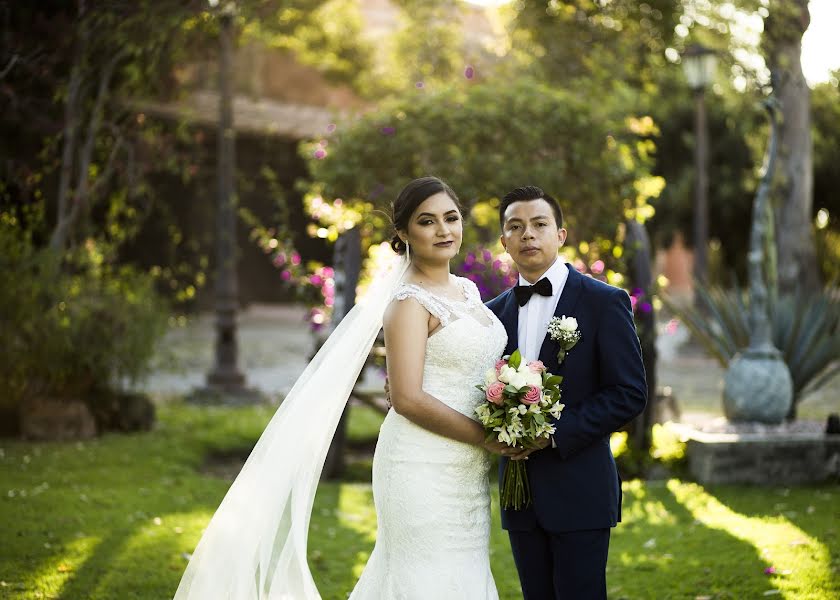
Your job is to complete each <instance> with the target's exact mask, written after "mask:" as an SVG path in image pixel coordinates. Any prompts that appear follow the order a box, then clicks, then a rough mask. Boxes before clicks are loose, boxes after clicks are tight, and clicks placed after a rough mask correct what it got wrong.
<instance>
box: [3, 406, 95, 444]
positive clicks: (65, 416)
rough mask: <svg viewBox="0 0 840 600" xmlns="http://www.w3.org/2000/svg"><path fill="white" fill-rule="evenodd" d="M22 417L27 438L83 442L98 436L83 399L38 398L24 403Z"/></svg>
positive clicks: (21, 420)
mask: <svg viewBox="0 0 840 600" xmlns="http://www.w3.org/2000/svg"><path fill="white" fill-rule="evenodd" d="M18 415H19V419H20V434H21V436H22V437H23V438H24V439H28V440H35V441H54V440H80V439H82V440H83V439H90V438H92V437H95V436H96V420H95V419H94V418H93V414H91V412H90V409H89V408H88V406H87V404H85V403H84V402H82V401H81V400H74V399H67V398H36V399H34V400H30V401H27V402H24V403H23V405H22V406H21V407H20V410H19V413H18Z"/></svg>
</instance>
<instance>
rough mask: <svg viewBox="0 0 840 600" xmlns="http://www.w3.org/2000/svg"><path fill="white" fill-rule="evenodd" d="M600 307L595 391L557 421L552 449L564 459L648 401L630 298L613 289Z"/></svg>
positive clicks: (615, 427)
mask: <svg viewBox="0 0 840 600" xmlns="http://www.w3.org/2000/svg"><path fill="white" fill-rule="evenodd" d="M602 311H603V314H602V315H601V319H600V323H599V327H598V332H597V334H596V335H597V337H596V340H595V343H596V350H595V352H596V357H597V360H598V363H599V364H598V365H597V368H598V372H599V382H598V389H597V391H596V392H595V394H594V395H593V396H590V397H589V398H586V399H585V400H584V401H583V402H581V403H580V405H578V406H575V407H574V408H567V409H565V410H564V411H563V414H562V415H561V416H560V418H559V419H557V421H556V422H555V427H556V431H555V432H554V442H555V444H556V447H554V448H552V449H551V450H550V451H551V452H557V453H559V454H560V456H561V457H562V458H564V459H565V458H568V457H570V456H573V455H574V454H576V453H577V452H580V451H581V450H583V449H584V448H586V447H587V446H589V445H591V444H593V443H595V442H597V441H599V440H601V439H603V438H605V437H606V436H608V435H609V434H611V433H612V432H614V431H617V430H619V429H621V427H623V426H624V425H625V424H626V423H628V422H630V421H631V420H632V419H634V418H635V417H636V416H637V415H638V414H640V413H641V412H642V411H643V410H644V408H645V404H646V403H647V383H646V381H645V368H644V363H643V362H642V351H641V347H640V346H639V338H638V336H637V335H636V327H635V325H634V323H633V311H632V309H631V308H630V298H629V297H628V296H627V293H626V292H624V291H623V290H616V292H615V293H612V294H610V296H609V297H608V298H607V299H606V301H605V303H604V305H603V307H602ZM568 376H569V377H574V375H573V374H571V373H569V374H568Z"/></svg>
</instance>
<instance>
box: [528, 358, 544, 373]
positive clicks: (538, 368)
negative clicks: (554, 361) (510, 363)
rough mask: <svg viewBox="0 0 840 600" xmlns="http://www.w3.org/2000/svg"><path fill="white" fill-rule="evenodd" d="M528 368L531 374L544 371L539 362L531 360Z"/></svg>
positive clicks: (542, 365)
mask: <svg viewBox="0 0 840 600" xmlns="http://www.w3.org/2000/svg"><path fill="white" fill-rule="evenodd" d="M528 368H529V369H531V373H542V372H543V371H545V365H544V364H543V362H542V361H541V360H532V361H531V362H529V363H528Z"/></svg>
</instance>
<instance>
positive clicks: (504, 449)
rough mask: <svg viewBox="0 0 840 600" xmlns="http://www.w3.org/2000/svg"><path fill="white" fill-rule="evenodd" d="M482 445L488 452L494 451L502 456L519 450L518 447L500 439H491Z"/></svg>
mask: <svg viewBox="0 0 840 600" xmlns="http://www.w3.org/2000/svg"><path fill="white" fill-rule="evenodd" d="M482 446H483V447H484V449H485V450H487V451H488V452H492V453H493V454H499V455H501V456H513V455H514V454H516V452H517V450H516V448H511V447H510V446H508V445H507V444H505V443H504V442H500V441H498V440H490V441H489V442H484V443H483V444H482Z"/></svg>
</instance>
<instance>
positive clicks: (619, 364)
mask: <svg viewBox="0 0 840 600" xmlns="http://www.w3.org/2000/svg"><path fill="white" fill-rule="evenodd" d="M567 267H568V269H569V278H568V280H567V281H566V285H565V286H564V288H563V293H562V294H561V295H560V299H559V301H558V302H557V308H556V310H555V312H554V314H555V315H556V316H558V317H559V316H563V315H565V316H567V317H574V318H576V319H577V322H578V331H580V333H581V339H580V340H579V341H578V343H577V344H576V345H575V347H574V348H573V349H572V350H571V351H570V352H569V353H568V354H567V356H566V359H565V360H564V361H563V363H562V364H558V363H557V352H558V350H559V346H558V345H557V343H556V342H554V341H553V340H551V338H550V337H549V336H548V335H546V336H545V340H544V341H543V344H542V347H541V348H540V354H539V359H540V360H541V361H542V362H543V363H544V364H545V366H546V368H547V369H548V370H549V371H550V372H551V373H553V374H555V375H562V376H563V383H562V384H561V389H562V400H561V401H562V402H563V403H564V404H565V405H566V408H565V409H564V410H563V414H562V415H561V416H560V418H559V419H557V420H556V422H555V427H556V429H557V430H556V432H555V434H554V440H555V443H556V445H557V447H556V448H552V447H550V446H549V447H548V448H545V449H543V450H538V451H536V452H534V453H533V454H531V456H530V457H529V459H528V461H527V462H526V465H527V470H528V481H529V484H530V486H531V505H530V506H528V507H527V508H525V509H523V510H502V527H504V528H505V529H508V530H513V531H524V530H529V529H533V528H534V527H536V526H540V527H542V528H543V529H545V530H546V531H549V532H552V533H560V532H564V531H578V530H585V529H603V528H607V527H614V526H615V525H616V523H618V521H620V520H621V480H620V479H619V476H618V471H617V469H616V466H615V460H614V459H613V455H612V452H611V451H610V445H609V439H610V434H611V433H613V432H614V431H617V430H618V429H620V428H621V427H623V426H624V425H625V424H626V423H628V422H630V421H631V420H633V418H635V417H636V416H637V415H638V414H639V413H641V412H642V410H644V407H645V403H646V401H647V384H646V382H645V370H644V365H643V363H642V353H641V348H640V346H639V338H638V336H637V335H636V328H635V325H634V323H633V312H632V309H631V307H630V298H629V296H628V295H627V293H626V292H625V291H624V290H622V289H619V288H616V287H613V286H610V285H607V284H605V283H602V282H600V281H598V280H596V279H592V278H590V277H586V276H585V275H581V274H580V273H578V272H577V270H575V269H574V267H572V266H571V265H568V264H567ZM487 307H488V308H490V310H492V311H493V312H494V313H495V314H496V316H497V317H498V318H499V320H500V321H501V322H502V323H503V324H504V326H505V329H506V330H507V334H508V344H507V348H506V349H505V354H511V353H513V351H514V350H516V349H517V348H518V344H519V342H518V333H517V331H518V324H519V305H518V304H517V302H516V297H515V295H514V294H513V290H512V289H510V290H507V291H506V292H503V293H502V294H500V295H499V296H497V297H496V298H494V299H493V300H491V301H490V302H488V303H487ZM506 462H507V459H506V458H502V459H500V465H499V481H500V482H501V479H502V477H501V476H502V470H503V469H504V466H505V464H506Z"/></svg>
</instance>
